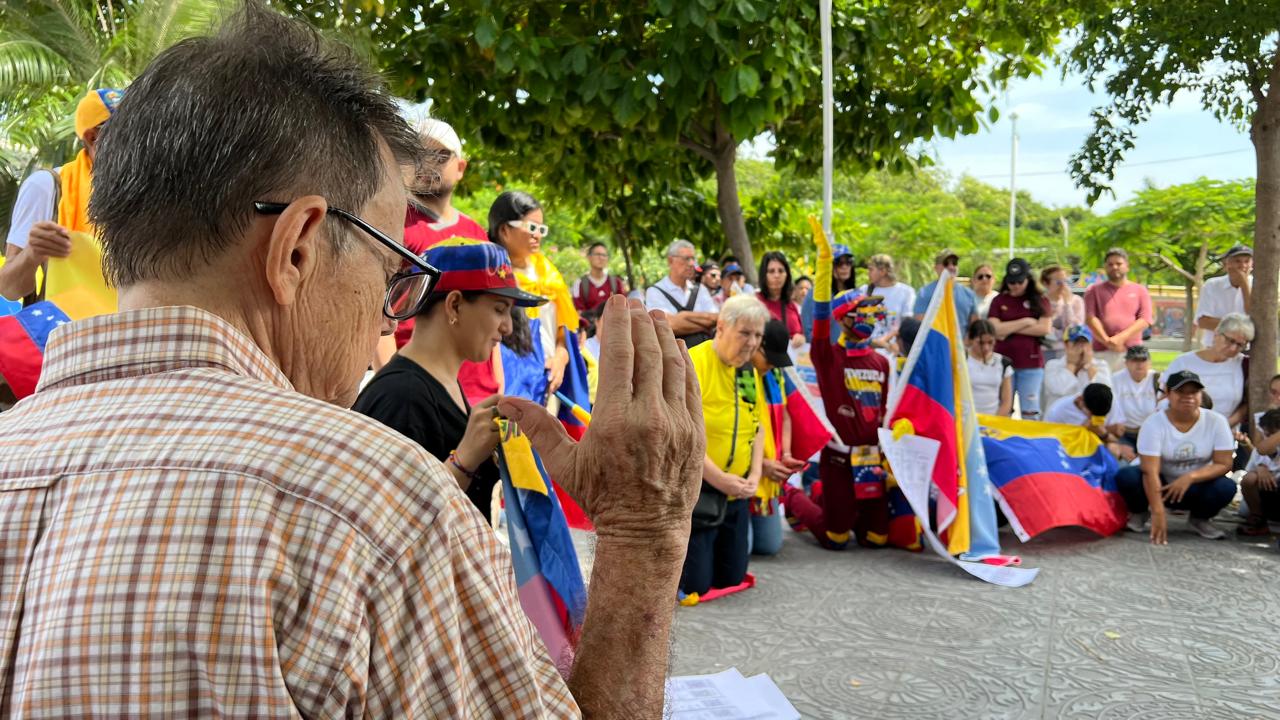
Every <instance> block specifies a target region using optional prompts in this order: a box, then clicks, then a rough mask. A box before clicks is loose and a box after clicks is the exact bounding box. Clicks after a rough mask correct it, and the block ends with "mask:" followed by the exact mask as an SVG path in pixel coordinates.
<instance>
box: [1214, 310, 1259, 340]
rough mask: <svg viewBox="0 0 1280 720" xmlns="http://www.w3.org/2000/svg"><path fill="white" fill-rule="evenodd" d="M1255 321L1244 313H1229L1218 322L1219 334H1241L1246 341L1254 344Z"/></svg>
mask: <svg viewBox="0 0 1280 720" xmlns="http://www.w3.org/2000/svg"><path fill="white" fill-rule="evenodd" d="M1253 331H1254V328H1253V320H1252V319H1250V317H1249V316H1248V315H1245V314H1244V313H1236V312H1233V313H1227V314H1226V315H1223V316H1222V320H1220V321H1219V322H1218V330H1217V333H1218V334H1219V335H1221V334H1222V333H1240V334H1241V335H1243V336H1244V339H1245V341H1247V342H1253Z"/></svg>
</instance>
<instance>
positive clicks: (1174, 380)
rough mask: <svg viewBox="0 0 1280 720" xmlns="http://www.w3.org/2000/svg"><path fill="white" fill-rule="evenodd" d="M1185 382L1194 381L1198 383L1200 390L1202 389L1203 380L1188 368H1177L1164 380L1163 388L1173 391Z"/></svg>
mask: <svg viewBox="0 0 1280 720" xmlns="http://www.w3.org/2000/svg"><path fill="white" fill-rule="evenodd" d="M1187 383H1194V384H1196V385H1199V386H1200V389H1201V390H1203V389H1204V382H1203V381H1202V380H1201V379H1200V376H1199V375H1197V374H1195V373H1193V372H1191V371H1190V370H1179V371H1178V372H1176V373H1174V374H1172V375H1170V376H1169V378H1168V379H1167V380H1165V390H1168V391H1169V392H1173V391H1174V390H1177V389H1178V388H1180V387H1182V386H1183V385H1186V384H1187Z"/></svg>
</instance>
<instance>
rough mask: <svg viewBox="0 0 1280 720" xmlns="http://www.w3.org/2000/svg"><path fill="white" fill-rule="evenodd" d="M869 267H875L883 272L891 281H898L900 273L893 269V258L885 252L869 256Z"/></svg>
mask: <svg viewBox="0 0 1280 720" xmlns="http://www.w3.org/2000/svg"><path fill="white" fill-rule="evenodd" d="M867 267H875V268H876V269H877V270H879V271H881V272H883V273H884V276H885V277H886V278H888V279H889V281H890V282H897V281H898V274H897V273H896V272H894V269H893V258H892V257H889V256H888V255H886V254H884V253H878V254H876V255H872V256H871V257H869V258H867Z"/></svg>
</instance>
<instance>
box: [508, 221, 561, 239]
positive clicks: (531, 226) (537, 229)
mask: <svg viewBox="0 0 1280 720" xmlns="http://www.w3.org/2000/svg"><path fill="white" fill-rule="evenodd" d="M507 224H508V225H510V226H511V227H513V228H520V229H521V230H524V231H525V232H527V233H529V234H530V235H538V236H540V237H546V236H547V233H548V232H549V231H550V230H551V228H549V227H547V226H546V225H543V224H542V223H536V222H530V221H528V220H508V221H507Z"/></svg>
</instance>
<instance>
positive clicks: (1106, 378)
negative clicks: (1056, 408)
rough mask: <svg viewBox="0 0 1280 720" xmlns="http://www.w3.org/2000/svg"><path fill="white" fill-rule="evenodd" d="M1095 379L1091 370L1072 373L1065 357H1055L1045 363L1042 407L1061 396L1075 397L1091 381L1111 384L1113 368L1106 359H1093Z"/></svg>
mask: <svg viewBox="0 0 1280 720" xmlns="http://www.w3.org/2000/svg"><path fill="white" fill-rule="evenodd" d="M1093 369H1094V374H1093V379H1092V380H1090V379H1089V371H1088V370H1085V369H1081V370H1079V371H1077V372H1076V373H1074V374H1073V373H1072V372H1071V371H1070V370H1068V369H1067V359H1066V358H1065V357H1060V358H1054V359H1052V360H1050V361H1048V362H1046V363H1045V364H1044V387H1043V388H1042V389H1041V390H1040V407H1050V406H1052V405H1053V404H1054V403H1055V402H1057V401H1058V400H1059V399H1060V398H1067V397H1072V398H1073V397H1075V396H1076V395H1079V394H1080V391H1082V390H1084V386H1085V385H1088V384H1089V383H1091V382H1095V383H1101V384H1103V385H1106V386H1107V387H1110V386H1111V368H1109V367H1107V362H1106V361H1105V360H1099V359H1095V360H1094V361H1093Z"/></svg>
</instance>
